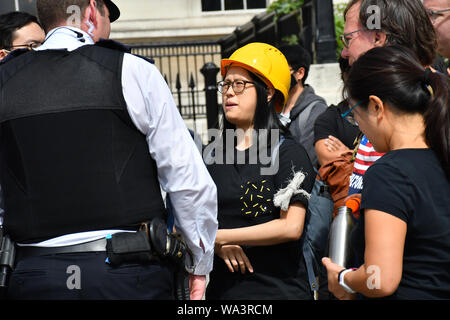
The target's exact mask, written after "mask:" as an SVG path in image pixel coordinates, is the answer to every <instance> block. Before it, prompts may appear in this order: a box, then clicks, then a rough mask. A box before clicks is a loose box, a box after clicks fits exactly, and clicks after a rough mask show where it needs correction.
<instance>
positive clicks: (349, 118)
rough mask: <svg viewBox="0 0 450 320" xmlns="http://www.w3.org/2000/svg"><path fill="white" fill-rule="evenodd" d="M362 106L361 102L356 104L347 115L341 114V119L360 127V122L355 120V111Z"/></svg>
mask: <svg viewBox="0 0 450 320" xmlns="http://www.w3.org/2000/svg"><path fill="white" fill-rule="evenodd" d="M360 104H361V101H359V102H357V103H355V104H354V105H353V107H351V108H350V109H348V110H347V112H345V113H341V118H342V119H345V120H347V121H348V122H349V123H350V124H352V125H354V126H358V121H356V119H355V115H354V114H353V109H355V108H356V107H357V106H359V105H360Z"/></svg>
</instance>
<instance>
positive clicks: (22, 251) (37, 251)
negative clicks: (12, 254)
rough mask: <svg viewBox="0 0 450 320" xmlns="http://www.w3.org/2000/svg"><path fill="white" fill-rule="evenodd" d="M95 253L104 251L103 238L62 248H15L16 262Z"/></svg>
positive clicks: (104, 241)
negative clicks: (48, 256) (54, 255)
mask: <svg viewBox="0 0 450 320" xmlns="http://www.w3.org/2000/svg"><path fill="white" fill-rule="evenodd" d="M96 251H106V239H105V238H101V239H98V240H94V241H90V242H85V243H80V244H74V245H71V246H63V247H34V246H17V261H20V260H22V259H25V258H29V257H37V256H47V255H53V254H62V253H81V252H96Z"/></svg>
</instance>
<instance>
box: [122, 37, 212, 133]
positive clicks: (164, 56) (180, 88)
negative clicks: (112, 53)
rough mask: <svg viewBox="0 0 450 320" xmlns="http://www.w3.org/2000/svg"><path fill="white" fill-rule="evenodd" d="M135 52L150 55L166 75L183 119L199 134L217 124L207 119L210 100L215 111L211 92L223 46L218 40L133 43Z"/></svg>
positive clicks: (133, 51)
mask: <svg viewBox="0 0 450 320" xmlns="http://www.w3.org/2000/svg"><path fill="white" fill-rule="evenodd" d="M131 47H132V53H135V54H138V55H141V56H145V57H148V58H151V59H153V60H154V61H155V65H156V67H157V68H158V69H159V71H160V72H161V74H162V75H163V76H164V78H165V80H166V82H167V84H168V86H169V88H170V90H171V91H172V94H173V97H174V100H175V102H176V104H177V107H178V110H179V111H180V114H181V116H182V117H183V119H185V120H187V121H186V122H187V124H188V126H189V127H190V128H191V129H193V130H194V131H196V132H197V133H199V134H203V132H206V129H207V128H208V127H211V126H215V125H214V122H217V117H216V116H215V120H208V121H205V120H206V119H207V113H208V112H207V106H206V105H207V100H209V101H208V102H209V103H211V101H212V105H211V107H210V108H212V109H213V110H211V111H212V113H213V114H214V115H215V114H216V110H215V109H216V108H218V107H217V98H216V103H214V99H213V98H212V97H211V95H210V97H209V99H208V92H210V93H211V92H212V91H213V90H215V89H216V88H215V83H216V82H217V81H218V79H217V74H218V71H219V69H218V67H217V66H220V60H221V50H220V45H219V44H218V43H217V42H216V41H199V42H188V43H186V42H185V43H158V44H139V45H132V46H131Z"/></svg>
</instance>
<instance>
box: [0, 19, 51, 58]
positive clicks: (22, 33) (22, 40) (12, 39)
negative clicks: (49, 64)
mask: <svg viewBox="0 0 450 320" xmlns="http://www.w3.org/2000/svg"><path fill="white" fill-rule="evenodd" d="M44 39H45V33H44V30H43V29H42V27H41V25H40V24H39V22H38V20H37V18H36V17H35V16H33V15H30V14H28V13H26V12H10V13H6V14H3V15H1V16H0V61H1V60H3V59H4V58H5V57H6V56H7V55H8V53H9V52H11V51H12V50H14V49H23V48H28V49H33V48H37V47H39V46H40V45H41V44H42V43H43V42H44Z"/></svg>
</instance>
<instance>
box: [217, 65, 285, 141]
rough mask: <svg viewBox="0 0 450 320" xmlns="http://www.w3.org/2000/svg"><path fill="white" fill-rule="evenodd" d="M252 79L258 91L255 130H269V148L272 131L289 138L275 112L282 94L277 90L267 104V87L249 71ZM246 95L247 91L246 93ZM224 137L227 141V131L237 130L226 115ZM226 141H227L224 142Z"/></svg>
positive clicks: (223, 120)
mask: <svg viewBox="0 0 450 320" xmlns="http://www.w3.org/2000/svg"><path fill="white" fill-rule="evenodd" d="M248 73H249V75H250V77H251V78H252V80H253V81H254V82H255V89H256V96H257V101H256V110H255V116H254V118H253V129H254V130H255V131H256V132H258V130H260V129H267V130H268V137H267V146H270V145H271V143H270V142H271V135H270V130H271V129H278V130H280V135H283V136H289V135H290V133H289V130H288V129H287V128H286V127H285V126H284V125H283V124H282V123H281V122H280V120H279V118H278V115H277V113H276V111H275V102H276V101H277V100H278V99H280V98H282V93H281V92H280V91H278V90H275V95H274V96H273V97H272V99H271V100H270V102H267V85H266V84H265V83H264V82H263V81H262V80H261V79H260V78H259V77H258V76H256V75H255V74H253V73H252V72H250V71H248ZM244 93H245V91H244ZM221 128H222V137H223V138H224V139H226V134H225V130H227V129H233V130H235V129H236V126H235V125H234V124H232V123H231V122H229V121H228V120H227V118H226V117H225V115H224V116H223V117H222V125H221ZM224 141H225V140H224Z"/></svg>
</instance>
